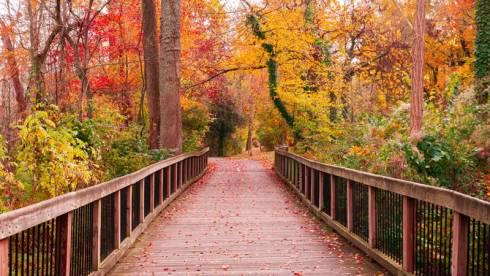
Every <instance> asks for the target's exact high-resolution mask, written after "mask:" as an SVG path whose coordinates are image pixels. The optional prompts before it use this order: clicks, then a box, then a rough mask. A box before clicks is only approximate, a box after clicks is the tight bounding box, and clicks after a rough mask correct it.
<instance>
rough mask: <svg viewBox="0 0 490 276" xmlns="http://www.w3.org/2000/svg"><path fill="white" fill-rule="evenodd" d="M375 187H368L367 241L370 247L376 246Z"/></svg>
mask: <svg viewBox="0 0 490 276" xmlns="http://www.w3.org/2000/svg"><path fill="white" fill-rule="evenodd" d="M374 189H375V188H373V187H369V190H368V220H369V221H368V232H369V237H368V243H369V246H371V247H372V248H376V238H377V235H378V233H377V231H378V230H377V228H376V193H375V191H374Z"/></svg>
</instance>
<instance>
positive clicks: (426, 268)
mask: <svg viewBox="0 0 490 276" xmlns="http://www.w3.org/2000/svg"><path fill="white" fill-rule="evenodd" d="M274 166H275V170H276V172H277V173H278V174H279V176H280V177H281V178H282V179H283V180H285V181H286V182H287V183H289V184H290V185H291V187H293V189H294V190H295V191H296V192H297V193H298V195H299V196H300V197H301V198H302V200H303V201H304V202H305V204H307V205H308V206H309V207H310V209H311V210H312V211H313V212H314V213H315V214H316V215H317V216H318V217H319V218H321V219H322V220H323V221H324V222H326V223H327V224H328V225H329V226H331V227H332V228H333V229H334V230H335V231H337V232H338V233H339V234H340V235H342V236H343V237H345V238H346V239H347V240H349V241H351V242H352V243H353V244H354V245H355V246H356V247H358V248H360V249H361V250H363V251H364V252H365V253H366V254H368V255H369V256H370V257H372V258H373V259H374V260H375V261H377V262H378V263H379V264H381V265H382V266H383V267H385V268H386V269H388V270H389V271H390V272H391V273H393V274H395V275H412V274H415V275H490V203H489V202H486V201H482V200H479V199H476V198H473V197H470V196H467V195H464V194H461V193H458V192H455V191H452V190H448V189H443V188H438V187H433V186H428V185H423V184H419V183H414V182H409V181H403V180H399V179H394V178H390V177H384V176H380V175H374V174H370V173H366V172H361V171H356V170H352V169H346V168H341V167H336V166H330V165H325V164H322V163H319V162H316V161H312V160H309V159H306V158H303V157H301V156H298V155H296V154H293V153H290V152H287V150H284V149H276V152H275V164H274Z"/></svg>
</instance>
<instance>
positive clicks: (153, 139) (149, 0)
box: [141, 0, 160, 149]
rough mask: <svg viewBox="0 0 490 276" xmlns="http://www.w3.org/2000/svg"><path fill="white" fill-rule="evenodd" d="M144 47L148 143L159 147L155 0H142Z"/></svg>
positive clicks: (154, 147)
mask: <svg viewBox="0 0 490 276" xmlns="http://www.w3.org/2000/svg"><path fill="white" fill-rule="evenodd" d="M141 8H142V25H143V49H144V58H145V88H146V94H147V97H146V98H147V106H148V113H149V115H150V127H149V136H148V144H149V146H150V148H152V149H156V148H158V143H159V135H160V87H159V86H160V84H159V67H158V66H159V64H158V61H159V60H158V56H159V54H158V42H157V19H156V6H155V1H154V0H142V1H141Z"/></svg>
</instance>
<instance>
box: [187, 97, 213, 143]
mask: <svg viewBox="0 0 490 276" xmlns="http://www.w3.org/2000/svg"><path fill="white" fill-rule="evenodd" d="M182 105H183V107H184V108H183V109H184V112H183V114H182V125H183V131H184V141H183V148H184V151H185V152H190V151H196V150H200V149H202V148H203V146H204V137H205V136H206V133H207V132H208V130H209V124H210V123H211V117H210V115H209V113H208V110H207V108H206V106H205V105H203V104H201V103H199V102H196V101H190V100H186V101H185V103H183V104H182Z"/></svg>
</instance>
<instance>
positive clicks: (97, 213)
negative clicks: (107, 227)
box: [92, 199, 102, 271]
mask: <svg viewBox="0 0 490 276" xmlns="http://www.w3.org/2000/svg"><path fill="white" fill-rule="evenodd" d="M93 204H94V209H93V215H92V218H93V224H92V234H93V237H92V268H93V269H94V270H95V271H97V270H98V269H99V265H100V232H101V231H100V230H101V229H100V228H101V207H102V206H101V205H102V204H101V202H100V199H99V200H96V201H94V203H93Z"/></svg>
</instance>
